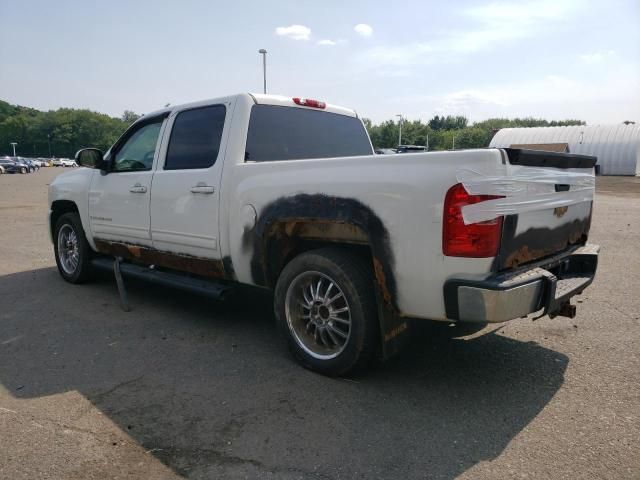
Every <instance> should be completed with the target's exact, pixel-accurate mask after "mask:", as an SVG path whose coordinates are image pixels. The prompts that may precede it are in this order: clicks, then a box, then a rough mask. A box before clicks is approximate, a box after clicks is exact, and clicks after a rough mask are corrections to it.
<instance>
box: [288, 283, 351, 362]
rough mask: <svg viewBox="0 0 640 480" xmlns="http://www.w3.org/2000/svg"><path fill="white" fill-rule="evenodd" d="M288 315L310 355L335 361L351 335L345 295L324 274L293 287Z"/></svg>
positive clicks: (292, 328)
mask: <svg viewBox="0 0 640 480" xmlns="http://www.w3.org/2000/svg"><path fill="white" fill-rule="evenodd" d="M285 315H286V319H287V324H288V326H289V330H291V333H292V334H293V337H294V338H295V340H296V342H297V343H298V345H300V347H301V348H302V349H303V350H304V351H305V352H307V353H308V354H309V355H311V356H313V357H315V358H317V359H320V360H329V359H331V358H335V357H337V356H338V355H340V353H342V351H343V350H344V349H345V347H346V345H347V342H348V341H349V337H350V335H351V310H350V308H349V303H348V301H347V298H346V297H345V295H344V293H343V291H342V290H341V289H340V287H339V286H338V284H337V283H336V282H335V281H334V280H332V279H331V278H330V277H328V276H327V275H325V274H324V273H320V272H304V273H301V274H300V275H298V276H297V277H296V278H294V279H293V281H292V282H291V283H290V284H289V288H288V289H287V294H286V297H285Z"/></svg>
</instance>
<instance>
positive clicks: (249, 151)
mask: <svg viewBox="0 0 640 480" xmlns="http://www.w3.org/2000/svg"><path fill="white" fill-rule="evenodd" d="M372 154H373V149H372V148H371V143H370V142H369V137H368V136H367V132H366V131H365V129H364V126H363V125H362V122H361V121H360V120H359V119H358V118H356V117H349V116H346V115H339V114H336V113H329V112H324V111H317V110H310V109H305V108H295V107H282V106H276V105H254V106H253V107H252V109H251V118H250V120H249V132H248V134H247V146H246V149H245V160H248V161H254V162H267V161H274V160H297V159H312V158H331V157H350V156H356V155H372Z"/></svg>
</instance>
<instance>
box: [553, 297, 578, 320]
mask: <svg viewBox="0 0 640 480" xmlns="http://www.w3.org/2000/svg"><path fill="white" fill-rule="evenodd" d="M575 316H576V306H575V305H571V303H570V302H569V301H566V302H564V303H563V304H562V305H560V308H558V309H557V310H556V311H555V312H552V313H549V318H555V317H567V318H575Z"/></svg>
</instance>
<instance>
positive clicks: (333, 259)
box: [274, 248, 378, 376]
mask: <svg viewBox="0 0 640 480" xmlns="http://www.w3.org/2000/svg"><path fill="white" fill-rule="evenodd" d="M274 301H275V312H276V318H277V320H278V324H279V327H280V330H281V332H282V333H283V334H284V336H285V338H286V340H287V344H288V346H289V349H290V350H291V352H292V354H293V355H294V357H295V358H296V359H297V360H298V361H299V362H300V363H301V364H302V365H303V366H305V367H306V368H309V369H311V370H314V371H317V372H319V373H322V374H325V375H331V376H334V375H346V374H349V373H353V372H355V371H358V370H361V369H363V368H364V367H366V366H367V365H368V363H369V362H370V360H371V358H372V356H373V353H374V352H375V346H376V340H377V337H378V319H377V308H376V303H375V295H374V290H373V284H372V277H371V269H370V267H369V266H368V263H367V262H366V261H365V260H364V259H361V258H359V257H357V256H354V255H351V254H349V253H348V252H346V251H342V250H340V249H336V248H325V249H320V250H315V251H311V252H306V253H303V254H301V255H299V256H298V257H296V258H294V259H293V260H292V261H291V262H289V263H288V264H287V266H286V267H285V268H284V270H283V271H282V273H281V275H280V278H279V279H278V283H277V285H276V290H275V299H274Z"/></svg>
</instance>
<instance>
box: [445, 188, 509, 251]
mask: <svg viewBox="0 0 640 480" xmlns="http://www.w3.org/2000/svg"><path fill="white" fill-rule="evenodd" d="M496 198H502V197H501V196H497V195H469V194H468V193H467V191H466V190H465V188H464V186H463V185H462V184H461V183H458V184H457V185H454V186H453V187H451V188H450V189H449V191H448V192H447V195H446V197H445V199H444V217H443V227H442V253H444V254H445V255H447V256H450V257H476V258H478V257H495V256H496V255H497V254H498V248H499V247H500V236H501V234H502V217H498V218H496V219H495V220H490V221H487V222H479V223H472V224H470V225H465V224H464V220H463V218H462V207H464V206H465V205H472V204H474V203H479V202H484V201H486V200H494V199H496Z"/></svg>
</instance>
